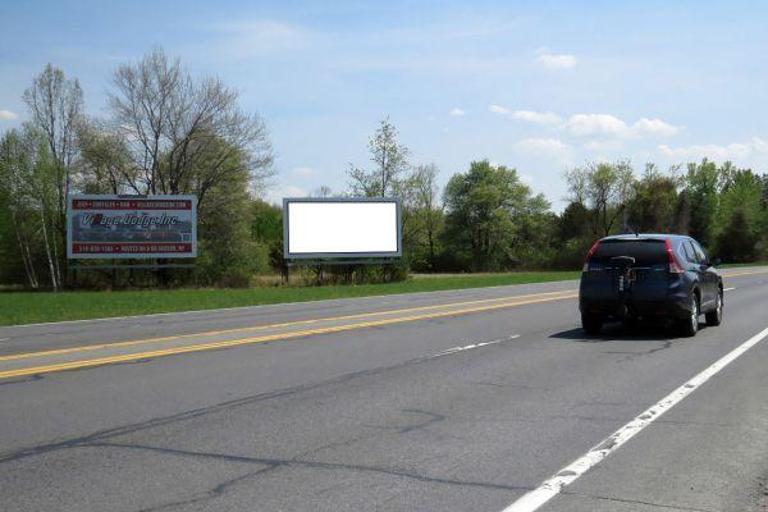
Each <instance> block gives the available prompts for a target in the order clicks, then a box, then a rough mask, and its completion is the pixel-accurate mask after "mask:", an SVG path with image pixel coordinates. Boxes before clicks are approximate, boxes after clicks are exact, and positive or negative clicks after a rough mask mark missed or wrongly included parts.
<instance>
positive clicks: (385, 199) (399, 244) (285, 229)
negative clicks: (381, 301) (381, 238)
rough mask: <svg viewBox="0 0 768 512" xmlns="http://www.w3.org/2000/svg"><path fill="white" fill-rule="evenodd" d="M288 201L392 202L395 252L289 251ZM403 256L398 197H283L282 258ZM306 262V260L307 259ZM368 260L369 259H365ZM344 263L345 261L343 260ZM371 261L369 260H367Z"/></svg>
mask: <svg viewBox="0 0 768 512" xmlns="http://www.w3.org/2000/svg"><path fill="white" fill-rule="evenodd" d="M290 203H394V204H395V212H396V213H395V219H396V222H397V235H396V236H397V251H395V252H380V251H379V252H312V253H299V254H291V253H290V252H289V249H288V248H289V246H290V236H289V225H290V213H289V212H290V208H288V205H289V204H290ZM402 256H403V218H402V201H401V199H400V198H399V197H285V198H283V259H285V260H315V261H317V260H334V259H342V258H389V259H397V258H401V257H402ZM307 262H308V261H307ZM366 262H369V261H366ZM345 263H346V262H345ZM369 263H371V262H369Z"/></svg>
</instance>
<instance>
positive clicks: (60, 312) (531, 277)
mask: <svg viewBox="0 0 768 512" xmlns="http://www.w3.org/2000/svg"><path fill="white" fill-rule="evenodd" d="M757 265H768V262H761V263H747V264H730V265H722V266H721V268H736V267H744V266H757ZM579 274H580V273H579V272H575V271H567V272H509V273H499V274H434V275H430V274H423V275H416V276H413V277H411V278H410V279H409V280H407V281H403V282H398V283H387V284H364V285H340V286H290V287H287V286H269V287H257V288H250V289H182V290H143V291H119V292H91V291H83V292H60V293H52V292H11V291H9V292H2V291H0V325H16V324H29V323H36V322H56V321H60V320H82V319H88V318H106V317H114V316H130V315H145V314H151V313H169V312H174V311H194V310H200V309H216V308H230V307H238V306H256V305H262V304H278V303H281V302H306V301H313V300H323V299H341V298H347V297H366V296H374V295H391V294H395V293H416V292H431V291H439V290H457V289H461V288H481V287H486V286H502V285H511V284H526V283H544V282H550V281H562V280H567V279H578V277H579Z"/></svg>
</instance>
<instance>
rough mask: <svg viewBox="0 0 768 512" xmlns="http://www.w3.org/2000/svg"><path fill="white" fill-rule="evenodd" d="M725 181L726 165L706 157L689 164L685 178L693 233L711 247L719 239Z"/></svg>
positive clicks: (686, 197) (684, 183) (688, 214)
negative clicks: (717, 232)
mask: <svg viewBox="0 0 768 512" xmlns="http://www.w3.org/2000/svg"><path fill="white" fill-rule="evenodd" d="M726 167H728V164H726ZM722 183H723V169H721V168H718V167H717V165H716V164H715V163H714V162H712V161H710V160H707V159H706V158H705V159H704V160H702V161H701V163H698V164H696V163H690V164H688V172H687V174H686V175H685V177H684V178H683V186H684V192H685V199H686V201H687V203H688V204H687V212H686V213H687V216H688V224H689V234H690V235H691V236H692V237H694V238H696V239H697V240H698V241H699V242H701V243H702V244H704V245H705V246H707V247H711V246H712V245H713V244H714V241H715V236H716V232H715V231H716V222H715V221H716V219H717V212H718V208H719V203H720V190H721V187H722Z"/></svg>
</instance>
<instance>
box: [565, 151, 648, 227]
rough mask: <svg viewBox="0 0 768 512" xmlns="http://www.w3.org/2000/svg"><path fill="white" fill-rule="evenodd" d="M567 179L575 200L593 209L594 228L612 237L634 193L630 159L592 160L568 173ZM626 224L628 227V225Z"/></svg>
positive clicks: (572, 197)
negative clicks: (616, 160)
mask: <svg viewBox="0 0 768 512" xmlns="http://www.w3.org/2000/svg"><path fill="white" fill-rule="evenodd" d="M566 181H567V182H568V188H569V190H570V193H571V199H572V200H573V201H574V202H580V203H582V204H584V205H586V206H587V207H588V208H590V209H591V210H592V212H593V215H592V217H593V220H594V223H593V226H592V231H593V233H594V234H595V235H600V236H608V235H609V234H610V233H611V231H612V230H613V228H614V227H615V226H616V222H617V221H618V219H619V218H624V223H625V224H626V216H625V211H626V208H627V206H628V205H629V201H630V199H631V198H632V194H633V193H634V187H633V184H634V175H633V171H632V166H631V165H630V163H629V162H628V161H625V160H621V161H618V162H615V163H606V162H601V163H589V164H587V165H586V166H584V167H577V168H575V169H573V170H571V171H569V172H567V173H566ZM625 227H626V226H625Z"/></svg>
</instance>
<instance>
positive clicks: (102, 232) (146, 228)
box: [67, 195, 197, 259]
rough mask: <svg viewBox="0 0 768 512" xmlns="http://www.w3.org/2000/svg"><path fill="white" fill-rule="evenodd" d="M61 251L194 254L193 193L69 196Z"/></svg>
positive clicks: (112, 254) (74, 253) (158, 255)
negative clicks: (178, 194) (65, 248)
mask: <svg viewBox="0 0 768 512" xmlns="http://www.w3.org/2000/svg"><path fill="white" fill-rule="evenodd" d="M67 256H68V257H69V258H72V259H81V258H84V259H87V258H194V257H196V256H197V198H196V197H195V196H191V195H184V196H148V197H124V196H94V195H87V196H82V195H81V196H72V197H70V199H69V208H68V211H67Z"/></svg>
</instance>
